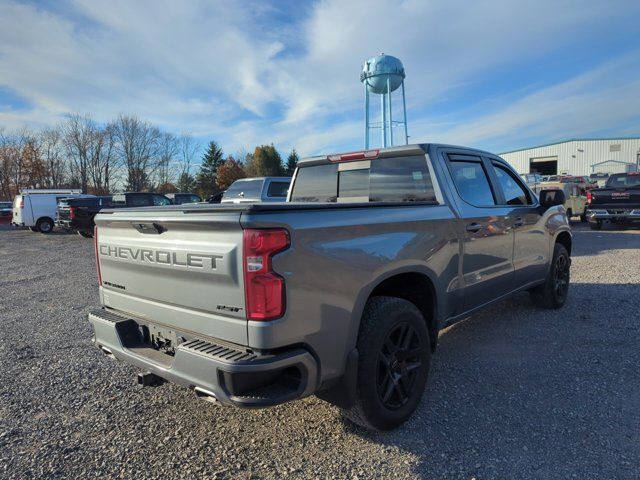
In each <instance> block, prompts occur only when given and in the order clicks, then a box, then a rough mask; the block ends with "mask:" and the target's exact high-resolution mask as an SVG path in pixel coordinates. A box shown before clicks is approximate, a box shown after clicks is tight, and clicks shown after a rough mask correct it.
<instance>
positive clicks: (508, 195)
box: [493, 162, 531, 205]
mask: <svg viewBox="0 0 640 480" xmlns="http://www.w3.org/2000/svg"><path fill="white" fill-rule="evenodd" d="M493 167H494V170H495V172H496V177H498V183H500V187H501V188H502V193H503V194H504V198H505V202H506V204H507V205H531V199H530V198H529V194H528V193H527V191H526V190H525V188H524V187H523V186H522V185H521V184H520V182H519V181H518V180H516V177H515V176H514V175H513V173H511V172H510V171H509V170H508V169H507V168H505V167H504V166H502V165H500V164H499V163H497V162H493Z"/></svg>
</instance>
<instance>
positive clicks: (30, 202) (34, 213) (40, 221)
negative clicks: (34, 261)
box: [11, 189, 93, 233]
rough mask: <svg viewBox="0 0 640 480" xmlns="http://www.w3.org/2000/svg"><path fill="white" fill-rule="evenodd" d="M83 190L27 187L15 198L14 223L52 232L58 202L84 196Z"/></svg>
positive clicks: (39, 230) (41, 231)
mask: <svg viewBox="0 0 640 480" xmlns="http://www.w3.org/2000/svg"><path fill="white" fill-rule="evenodd" d="M92 196H93V195H84V194H83V193H82V190H74V189H66V190H65V189H49V190H45V189H25V190H22V191H21V192H20V194H19V195H16V197H15V198H14V199H13V219H12V221H11V224H12V225H15V226H18V227H29V228H30V229H31V230H32V231H34V232H36V231H38V232H40V233H51V232H52V231H53V226H54V221H55V218H56V210H57V208H58V202H59V201H60V200H61V199H63V198H83V197H92Z"/></svg>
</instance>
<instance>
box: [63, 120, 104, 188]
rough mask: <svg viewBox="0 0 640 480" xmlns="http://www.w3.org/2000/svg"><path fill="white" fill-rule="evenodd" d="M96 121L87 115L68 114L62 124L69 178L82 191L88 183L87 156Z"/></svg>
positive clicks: (88, 155)
mask: <svg viewBox="0 0 640 480" xmlns="http://www.w3.org/2000/svg"><path fill="white" fill-rule="evenodd" d="M96 128H97V127H96V123H95V122H94V121H93V119H92V118H91V117H90V116H89V115H80V114H78V113H75V114H69V115H68V116H67V119H66V120H65V121H64V122H63V124H62V131H63V134H64V143H65V146H66V149H67V153H68V155H69V160H70V167H71V178H72V179H73V180H76V181H78V183H79V184H80V188H82V191H83V192H86V191H87V187H88V185H89V161H90V160H89V157H90V150H91V144H92V142H93V140H94V138H93V137H94V134H95V130H96Z"/></svg>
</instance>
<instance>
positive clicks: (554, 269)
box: [530, 243, 571, 309]
mask: <svg viewBox="0 0 640 480" xmlns="http://www.w3.org/2000/svg"><path fill="white" fill-rule="evenodd" d="M570 271H571V258H569V253H568V252H567V249H566V248H564V245H562V244H560V243H556V244H555V247H554V248H553V259H552V260H551V267H550V268H549V273H547V278H546V280H545V281H544V283H543V284H542V285H540V286H538V287H536V288H534V289H533V290H531V292H530V294H531V300H532V301H533V303H534V304H535V305H536V306H538V307H543V308H549V309H557V308H560V307H562V306H563V305H564V304H565V302H566V301H567V297H568V295H569V282H570V279H571V275H570Z"/></svg>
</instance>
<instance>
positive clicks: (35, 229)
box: [29, 227, 38, 232]
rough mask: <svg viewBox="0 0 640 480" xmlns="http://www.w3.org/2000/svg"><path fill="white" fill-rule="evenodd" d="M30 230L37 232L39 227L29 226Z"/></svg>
mask: <svg viewBox="0 0 640 480" xmlns="http://www.w3.org/2000/svg"><path fill="white" fill-rule="evenodd" d="M29 230H31V231H32V232H37V231H38V229H37V228H36V227H29Z"/></svg>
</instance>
